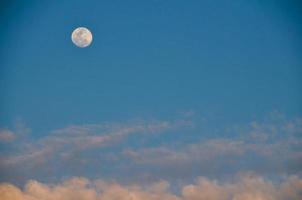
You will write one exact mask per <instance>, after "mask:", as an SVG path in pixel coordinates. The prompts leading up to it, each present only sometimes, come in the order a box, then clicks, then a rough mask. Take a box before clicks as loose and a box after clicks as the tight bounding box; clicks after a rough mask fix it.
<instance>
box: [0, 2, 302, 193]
mask: <svg viewBox="0 0 302 200" xmlns="http://www.w3.org/2000/svg"><path fill="white" fill-rule="evenodd" d="M1 4H2V5H1V12H2V13H3V14H2V15H1V17H0V22H1V23H2V24H3V27H5V28H4V29H3V30H2V31H1V33H0V36H1V37H0V38H1V47H0V80H1V81H0V93H1V101H0V103H1V104H0V112H1V115H0V127H1V134H0V142H1V143H0V161H1V166H0V169H1V174H0V182H11V183H14V184H17V185H22V184H24V183H25V182H26V181H28V180H29V179H35V180H38V181H44V182H51V181H61V180H65V179H68V178H70V177H74V176H76V177H77V176H80V177H86V178H88V179H96V178H101V179H104V180H117V181H120V182H121V183H125V184H128V183H132V182H144V183H146V182H152V181H157V180H167V181H169V182H170V183H171V184H183V183H187V182H192V181H194V180H195V179H196V178H197V177H199V176H203V177H207V178H209V179H212V178H214V179H218V180H220V179H221V180H228V179H230V178H232V177H234V176H235V175H236V174H240V173H247V172H255V173H256V174H258V175H259V176H261V177H265V178H269V179H272V180H277V179H279V178H280V177H281V176H284V175H286V176H290V175H295V176H298V177H300V176H301V170H300V169H301V167H302V162H301V158H302V157H301V152H302V149H301V147H302V146H301V145H302V142H301V132H302V128H301V124H302V121H301V115H302V104H301V102H302V94H301V91H302V90H301V89H302V84H301V83H302V70H301V63H302V58H301V46H302V45H301V44H302V41H301V31H302V27H301V5H300V3H299V2H298V1H291V2H287V1H285V0H284V1H282V0H279V1H266V2H261V1H254V2H248V1H222V0H216V1H212V0H211V1H210V0H206V1H172V0H162V1H159V0H152V1H151V0H150V1H138V0H131V1H121V0H115V1H103V0H102V1H97V0H87V1H85V2H83V1H78V0H74V1H67V0H62V1H26V2H23V1H17V0H14V1H10V2H9V1H7V2H6V3H5V2H3V3H1ZM79 26H85V27H87V28H89V29H90V30H91V32H92V33H93V42H92V44H91V45H90V46H89V47H88V48H84V49H81V48H77V47H76V46H75V45H74V44H73V43H72V42H71V38H70V37H71V33H72V31H73V30H74V29H75V28H76V27H79ZM173 166H176V167H175V168H174V167H173ZM222 166H227V168H226V167H222ZM171 168H174V169H173V170H170V169H171ZM278 198H279V197H278Z"/></svg>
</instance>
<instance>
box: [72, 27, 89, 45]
mask: <svg viewBox="0 0 302 200" xmlns="http://www.w3.org/2000/svg"><path fill="white" fill-rule="evenodd" d="M71 40H72V42H73V43H74V44H75V45H76V46H77V47H80V48H84V47H88V46H89V45H90V44H91V42H92V33H91V32H90V31H89V30H88V29H87V28H85V27H79V28H76V29H75V30H74V31H73V32H72V34H71Z"/></svg>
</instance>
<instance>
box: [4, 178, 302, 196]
mask: <svg viewBox="0 0 302 200" xmlns="http://www.w3.org/2000/svg"><path fill="white" fill-rule="evenodd" d="M177 193H178V194H179V195H176V194H175V193H173V192H171V190H170V184H169V183H168V182H166V181H160V182H157V183H154V184H151V185H148V186H141V185H135V184H134V185H121V184H119V183H116V182H106V181H102V180H96V181H91V180H88V179H86V178H72V179H70V180H67V181H65V182H63V183H60V184H43V183H40V182H38V181H33V180H31V181H28V182H27V184H26V185H25V187H24V189H23V190H21V189H20V188H18V187H16V186H14V185H12V184H7V183H2V184H0V199H1V200H300V199H301V198H302V180H301V179H299V178H298V177H296V176H290V177H286V178H284V179H283V181H281V182H279V183H273V182H271V181H269V180H267V179H265V178H263V177H260V176H256V175H251V174H246V175H242V176H239V177H237V178H236V179H235V181H230V182H220V181H217V180H209V179H207V178H204V177H200V178H198V180H197V181H196V182H195V183H193V184H188V185H184V186H182V187H181V188H180V190H179V192H177Z"/></svg>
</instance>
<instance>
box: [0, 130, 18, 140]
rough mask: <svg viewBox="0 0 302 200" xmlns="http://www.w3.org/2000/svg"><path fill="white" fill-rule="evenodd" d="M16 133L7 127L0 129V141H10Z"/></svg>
mask: <svg viewBox="0 0 302 200" xmlns="http://www.w3.org/2000/svg"><path fill="white" fill-rule="evenodd" d="M15 138H16V135H15V133H14V132H13V131H11V130H8V129H0V143H4V142H5V143H6V142H12V141H13V140H15Z"/></svg>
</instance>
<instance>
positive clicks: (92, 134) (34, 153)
mask: <svg viewBox="0 0 302 200" xmlns="http://www.w3.org/2000/svg"><path fill="white" fill-rule="evenodd" d="M188 126H192V124H191V122H190V121H185V120H175V121H167V120H162V121H159V120H150V121H144V120H133V121H128V122H125V123H109V122H104V123H100V124H85V125H71V126H68V127H65V128H62V129H58V130H54V131H51V132H50V133H49V134H48V135H47V136H45V137H42V138H40V139H29V138H27V139H26V140H23V141H18V143H15V146H14V147H15V148H14V150H15V152H9V154H7V155H0V170H1V171H9V170H12V169H16V168H18V166H21V169H22V170H23V171H24V170H25V171H26V170H30V171H32V170H31V169H35V172H36V173H37V171H49V170H58V169H53V168H54V167H55V166H62V165H65V166H62V167H64V168H69V167H72V168H74V166H77V167H78V168H80V167H81V166H82V165H85V164H86V163H87V162H89V164H90V165H91V164H92V163H91V162H95V163H93V164H96V162H99V161H100V154H101V151H100V150H102V149H105V148H110V147H113V146H116V145H118V144H120V143H123V142H124V141H126V140H127V139H128V137H130V136H132V135H141V136H146V137H148V136H150V135H156V134H160V133H163V132H167V131H171V130H177V129H179V128H183V127H188ZM9 134H10V132H8V131H6V132H5V135H4V134H3V138H4V136H6V139H7V138H8V136H9ZM92 151H94V152H95V154H94V155H95V156H96V157H93V158H92V154H91V152H92ZM87 152H90V153H89V155H88V156H86V153H87ZM88 157H90V158H88ZM106 157H108V156H106V155H104V156H102V159H104V158H106ZM87 159H90V160H89V161H87ZM50 163H52V164H50ZM54 163H55V164H54ZM37 168H38V169H37ZM50 168H52V169H50Z"/></svg>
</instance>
